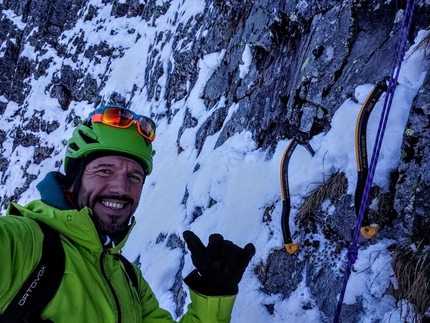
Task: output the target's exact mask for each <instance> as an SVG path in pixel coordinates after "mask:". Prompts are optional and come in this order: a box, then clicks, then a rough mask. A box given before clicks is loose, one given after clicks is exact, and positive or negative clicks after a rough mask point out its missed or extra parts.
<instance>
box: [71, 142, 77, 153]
mask: <svg viewBox="0 0 430 323" xmlns="http://www.w3.org/2000/svg"><path fill="white" fill-rule="evenodd" d="M69 148H71V149H73V150H74V151H78V150H79V146H78V145H77V144H75V143H74V142H72V143H71V144H70V145H69Z"/></svg>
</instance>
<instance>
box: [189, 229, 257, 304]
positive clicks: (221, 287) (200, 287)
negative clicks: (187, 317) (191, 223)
mask: <svg viewBox="0 0 430 323" xmlns="http://www.w3.org/2000/svg"><path fill="white" fill-rule="evenodd" d="M183 236H184V239H185V242H186V243H187V245H188V249H189V250H190V252H191V260H192V261H193V264H194V266H195V267H196V268H197V269H196V270H193V271H192V272H191V273H190V274H189V275H188V276H187V277H186V278H185V279H184V281H185V283H186V284H187V285H188V286H189V287H190V288H192V289H193V290H195V291H196V292H198V293H200V294H203V295H206V296H221V295H235V294H237V293H238V290H239V289H238V284H239V282H240V280H241V279H242V276H243V273H244V272H245V269H246V267H247V266H248V263H249V261H250V260H251V258H252V257H253V256H254V254H255V247H254V245H253V244H252V243H248V244H247V245H246V246H245V248H243V249H242V248H240V247H238V246H237V245H235V244H233V242H231V241H229V240H224V238H223V236H222V235H220V234H212V235H211V236H210V237H209V243H208V246H207V247H205V246H204V245H203V243H202V242H201V240H200V239H199V237H198V236H196V235H195V234H194V233H193V232H191V231H185V232H184V233H183Z"/></svg>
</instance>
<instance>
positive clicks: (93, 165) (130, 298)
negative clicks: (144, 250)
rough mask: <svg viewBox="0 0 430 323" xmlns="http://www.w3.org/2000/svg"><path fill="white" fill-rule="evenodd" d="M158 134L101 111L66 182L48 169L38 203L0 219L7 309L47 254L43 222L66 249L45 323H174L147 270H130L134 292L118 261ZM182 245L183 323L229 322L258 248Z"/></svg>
mask: <svg viewBox="0 0 430 323" xmlns="http://www.w3.org/2000/svg"><path fill="white" fill-rule="evenodd" d="M154 138H155V124H154V122H153V121H152V120H151V119H149V118H147V117H145V116H140V115H137V114H135V113H134V112H132V111H131V110H128V109H125V108H123V107H120V106H111V105H108V106H102V107H100V108H98V109H96V110H95V111H93V112H92V113H91V114H90V115H89V117H88V118H87V119H85V120H84V121H83V122H82V123H80V124H79V125H78V126H77V128H76V129H75V130H74V132H73V136H72V138H71V139H70V140H69V141H68V146H67V152H66V158H65V161H64V167H65V171H66V174H65V176H64V175H62V174H61V173H59V172H52V173H49V174H48V175H47V176H46V177H45V178H44V180H43V181H42V182H41V183H39V184H38V186H37V188H38V190H39V191H40V193H41V200H36V201H32V202H30V203H29V204H27V205H26V206H20V205H18V204H15V203H12V204H11V205H10V206H9V208H8V211H7V215H6V216H4V217H0V246H1V248H0V257H1V259H2V260H1V265H0V313H4V312H5V310H6V309H7V307H8V305H9V304H11V302H12V300H13V299H14V297H15V295H16V294H17V292H18V290H19V289H20V287H21V285H22V284H23V282H24V281H26V279H27V277H28V276H29V274H30V273H31V271H32V270H33V268H35V266H36V265H37V264H38V262H39V259H40V258H41V255H42V244H43V240H44V235H43V233H42V230H41V225H40V223H42V224H46V225H47V226H49V227H51V228H53V229H54V230H55V231H57V232H59V233H60V238H61V245H62V247H63V249H64V253H65V270H64V275H63V276H62V279H61V284H60V285H59V287H58V290H57V292H56V294H55V295H54V297H53V298H52V300H51V301H50V302H49V303H48V305H47V306H46V307H45V308H44V310H43V311H42V313H41V315H40V316H41V318H42V319H43V320H45V322H55V323H61V322H67V323H69V322H79V323H80V322H85V323H86V322H91V323H93V322H103V323H107V322H125V323H131V322H148V323H150V322H154V323H162V322H166V323H167V322H173V319H172V317H171V315H170V313H168V312H167V311H165V310H163V309H161V308H160V307H159V304H158V301H157V300H156V298H155V296H154V294H153V292H152V291H151V289H150V287H149V286H148V284H147V282H146V281H145V280H144V278H143V277H142V275H141V272H140V270H139V269H138V268H137V267H136V266H134V267H133V268H134V271H135V273H136V274H137V277H138V284H137V285H138V286H137V287H135V286H134V285H133V283H132V280H133V279H132V277H130V276H133V275H130V274H129V273H127V270H126V268H125V267H126V265H125V263H124V262H123V261H121V260H120V256H119V255H118V253H119V251H120V249H121V248H122V247H123V246H124V244H125V242H126V240H127V237H128V235H129V234H130V231H131V230H132V228H133V226H134V224H135V220H134V217H133V216H132V215H133V213H134V212H135V211H136V208H137V205H138V202H139V198H140V194H141V191H142V188H143V185H144V183H145V178H146V176H147V175H149V174H150V173H151V171H152V166H153V165H152V156H153V150H152V144H151V143H152V141H153V140H154ZM184 239H185V241H186V242H187V245H188V248H189V250H190V252H191V258H192V260H193V264H194V265H195V267H196V269H195V270H194V271H193V272H192V273H191V274H190V275H189V276H187V277H186V278H185V282H186V284H187V285H188V286H189V287H190V297H191V303H190V305H189V306H188V312H187V313H185V314H184V316H183V317H182V318H181V320H180V322H184V323H185V322H196V323H197V322H207V323H216V322H229V321H230V318H231V311H232V307H233V303H234V299H235V295H236V294H237V292H238V283H239V281H240V280H241V278H242V275H243V272H244V270H245V268H246V266H247V265H248V263H249V261H250V259H251V258H252V256H253V255H254V253H255V248H254V246H253V245H252V244H248V245H247V246H245V248H243V249H242V248H240V247H238V246H236V245H234V244H233V243H232V242H230V241H227V240H224V239H223V237H222V236H221V235H219V234H214V235H211V237H210V238H209V243H208V246H207V247H205V246H204V245H203V243H202V242H201V241H200V239H199V238H198V237H197V236H196V235H195V234H194V233H193V232H191V231H186V232H184ZM29 293H30V292H29ZM30 294H31V293H30ZM33 316H34V315H33ZM0 321H1V315H0Z"/></svg>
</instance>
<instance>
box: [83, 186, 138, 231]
mask: <svg viewBox="0 0 430 323" xmlns="http://www.w3.org/2000/svg"><path fill="white" fill-rule="evenodd" d="M106 198H110V199H117V200H122V201H126V202H128V203H131V204H134V201H133V200H132V199H131V198H129V197H127V196H113V195H109V196H108V195H99V196H97V197H96V198H95V199H94V200H93V201H90V200H89V196H88V193H87V192H86V191H85V189H84V188H82V187H81V188H80V190H79V194H78V206H79V208H80V209H83V208H84V207H89V208H90V209H91V210H92V215H91V220H92V221H93V223H94V226H95V227H96V229H97V232H98V233H99V234H104V235H107V236H110V237H112V238H114V237H117V238H118V237H121V238H122V237H123V236H125V234H126V233H127V232H128V230H129V228H130V226H129V224H130V219H131V217H132V215H133V213H134V210H132V211H131V212H130V214H129V215H128V216H127V217H125V218H124V217H118V216H115V215H109V214H107V216H105V219H102V218H101V217H100V216H99V215H98V214H97V213H96V212H95V210H94V206H95V204H96V202H98V201H101V200H103V199H106ZM136 207H137V206H136Z"/></svg>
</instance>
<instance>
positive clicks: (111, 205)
mask: <svg viewBox="0 0 430 323" xmlns="http://www.w3.org/2000/svg"><path fill="white" fill-rule="evenodd" d="M102 204H103V205H104V206H106V207H108V208H110V209H113V210H121V209H122V208H123V207H124V204H123V203H114V202H108V201H102Z"/></svg>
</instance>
